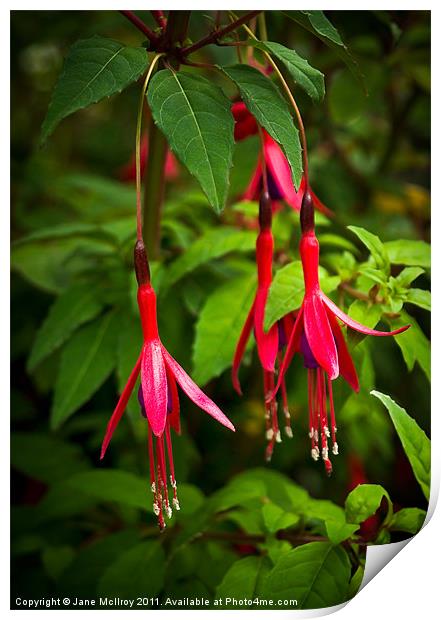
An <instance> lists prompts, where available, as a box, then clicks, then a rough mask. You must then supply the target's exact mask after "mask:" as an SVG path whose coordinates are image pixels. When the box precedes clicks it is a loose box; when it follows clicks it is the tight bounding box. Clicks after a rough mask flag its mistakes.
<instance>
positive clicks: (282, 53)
mask: <svg viewBox="0 0 441 620" xmlns="http://www.w3.org/2000/svg"><path fill="white" fill-rule="evenodd" d="M261 46H262V49H265V48H266V49H267V50H268V51H269V53H270V54H271V55H272V56H275V57H276V58H277V60H280V62H282V63H283V64H284V65H285V67H286V68H287V70H288V71H289V73H290V75H291V77H292V79H293V80H294V82H296V83H297V84H298V85H299V86H300V87H301V88H303V90H304V91H305V92H306V93H307V94H308V95H309V96H310V97H311V99H312V100H313V101H321V100H322V99H323V97H324V96H325V76H324V75H323V73H322V72H321V71H318V69H314V67H311V65H310V64H309V63H308V61H307V60H305V59H304V58H302V57H301V56H299V55H298V54H297V52H295V51H294V50H291V49H288V48H287V47H285V46H284V45H281V44H280V43H272V42H271V41H265V43H263V44H261ZM261 46H260V45H259V46H258V47H261Z"/></svg>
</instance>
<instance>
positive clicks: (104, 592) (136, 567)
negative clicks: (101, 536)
mask: <svg viewBox="0 0 441 620" xmlns="http://www.w3.org/2000/svg"><path fill="white" fill-rule="evenodd" d="M164 576H165V553H164V550H163V548H162V546H161V544H160V543H159V541H156V540H155V541H147V542H142V543H139V544H137V545H135V546H134V547H132V548H130V549H129V550H128V551H125V552H124V553H122V554H121V555H120V556H119V557H118V559H117V560H116V561H115V562H114V563H113V564H111V565H110V566H109V567H108V568H107V570H106V571H105V572H104V574H103V576H102V577H101V579H100V581H99V583H98V588H97V589H98V594H99V595H100V596H110V597H119V598H123V599H136V598H138V597H143V598H144V597H146V598H150V597H154V596H156V595H157V594H158V592H159V591H160V590H161V589H162V586H163V584H164Z"/></svg>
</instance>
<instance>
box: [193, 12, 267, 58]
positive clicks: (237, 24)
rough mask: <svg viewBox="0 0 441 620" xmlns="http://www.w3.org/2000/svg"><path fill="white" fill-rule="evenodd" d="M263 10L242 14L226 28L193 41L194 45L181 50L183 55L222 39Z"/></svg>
mask: <svg viewBox="0 0 441 620" xmlns="http://www.w3.org/2000/svg"><path fill="white" fill-rule="evenodd" d="M261 12H262V11H250V12H249V13H246V14H245V15H242V17H239V19H237V20H236V21H234V22H232V23H231V24H228V26H225V27H224V28H221V29H220V30H215V31H214V32H211V33H210V34H207V36H205V37H203V38H202V39H200V40H199V41H196V43H193V45H189V46H188V47H184V49H183V50H182V52H181V53H182V55H183V56H187V55H188V54H193V52H196V51H197V50H199V49H201V47H205V46H206V45H210V43H216V41H217V40H218V39H221V38H222V37H224V36H225V35H227V34H229V33H230V32H233V30H236V28H239V27H240V26H242V25H243V24H245V23H246V22H248V21H250V19H253V17H256V15H259V13H261Z"/></svg>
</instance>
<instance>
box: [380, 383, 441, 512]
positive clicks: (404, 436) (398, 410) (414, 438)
mask: <svg viewBox="0 0 441 620" xmlns="http://www.w3.org/2000/svg"><path fill="white" fill-rule="evenodd" d="M371 394H372V395H373V396H375V397H376V398H378V399H379V400H381V402H382V403H383V405H384V406H385V407H386V409H387V410H388V412H389V415H390V417H391V420H392V423H393V425H394V426H395V430H396V431H397V433H398V437H399V438H400V441H401V443H402V446H403V449H404V452H405V453H406V456H407V458H408V459H409V462H410V465H411V467H412V470H413V473H414V474H415V478H416V479H417V480H418V483H419V485H420V487H421V490H422V491H423V493H424V497H425V498H426V499H427V500H428V499H429V495H430V440H429V439H428V438H427V435H426V433H425V432H424V431H423V430H422V429H421V428H420V427H419V426H418V424H417V423H416V422H415V420H414V419H413V418H411V417H410V415H409V414H408V413H407V412H406V411H405V410H404V409H403V408H402V407H400V406H399V405H397V403H396V402H394V401H393V400H392V398H391V397H390V396H388V395H387V394H382V393H381V392H377V391H376V390H373V391H372V392H371Z"/></svg>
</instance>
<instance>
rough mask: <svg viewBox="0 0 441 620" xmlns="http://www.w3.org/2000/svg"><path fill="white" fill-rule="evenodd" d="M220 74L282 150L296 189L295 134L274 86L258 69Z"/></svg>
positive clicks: (297, 157) (298, 179) (299, 165)
mask: <svg viewBox="0 0 441 620" xmlns="http://www.w3.org/2000/svg"><path fill="white" fill-rule="evenodd" d="M267 45H268V44H265V46H267ZM273 45H276V44H275V43H274V44H273ZM280 47H282V46H280ZM284 49H286V48H284ZM286 51H287V52H289V51H290V50H286ZM293 53H294V54H295V52H293ZM299 58H300V57H299ZM300 60H302V59H300ZM303 62H306V61H303ZM306 64H307V63H306ZM222 71H223V72H224V73H225V74H226V75H227V76H228V77H229V78H230V79H231V80H233V82H234V83H235V84H236V85H237V87H238V89H239V92H240V96H241V98H242V99H243V101H244V102H245V103H246V106H247V108H248V109H249V111H250V112H251V113H252V114H253V115H254V116H255V117H256V120H257V122H258V123H259V124H260V125H262V127H264V128H265V129H266V130H267V132H268V133H269V134H270V136H271V137H272V138H274V140H275V141H276V142H278V144H280V146H281V147H282V150H283V152H284V153H285V156H286V158H287V160H288V162H289V164H290V166H291V175H292V180H293V183H294V186H295V187H296V188H297V189H298V188H299V186H300V182H301V180H302V172H303V167H302V147H301V146H300V140H299V132H298V130H297V128H296V126H295V125H294V121H293V117H292V115H291V113H290V111H289V108H288V105H287V103H286V101H285V99H284V98H283V97H282V95H281V94H280V91H279V90H278V88H277V86H276V85H275V84H274V83H273V82H272V81H271V80H270V79H269V78H267V77H265V76H264V75H263V74H262V73H261V72H260V71H259V70H258V69H255V68H254V67H250V66H248V65H233V66H231V67H222Z"/></svg>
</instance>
